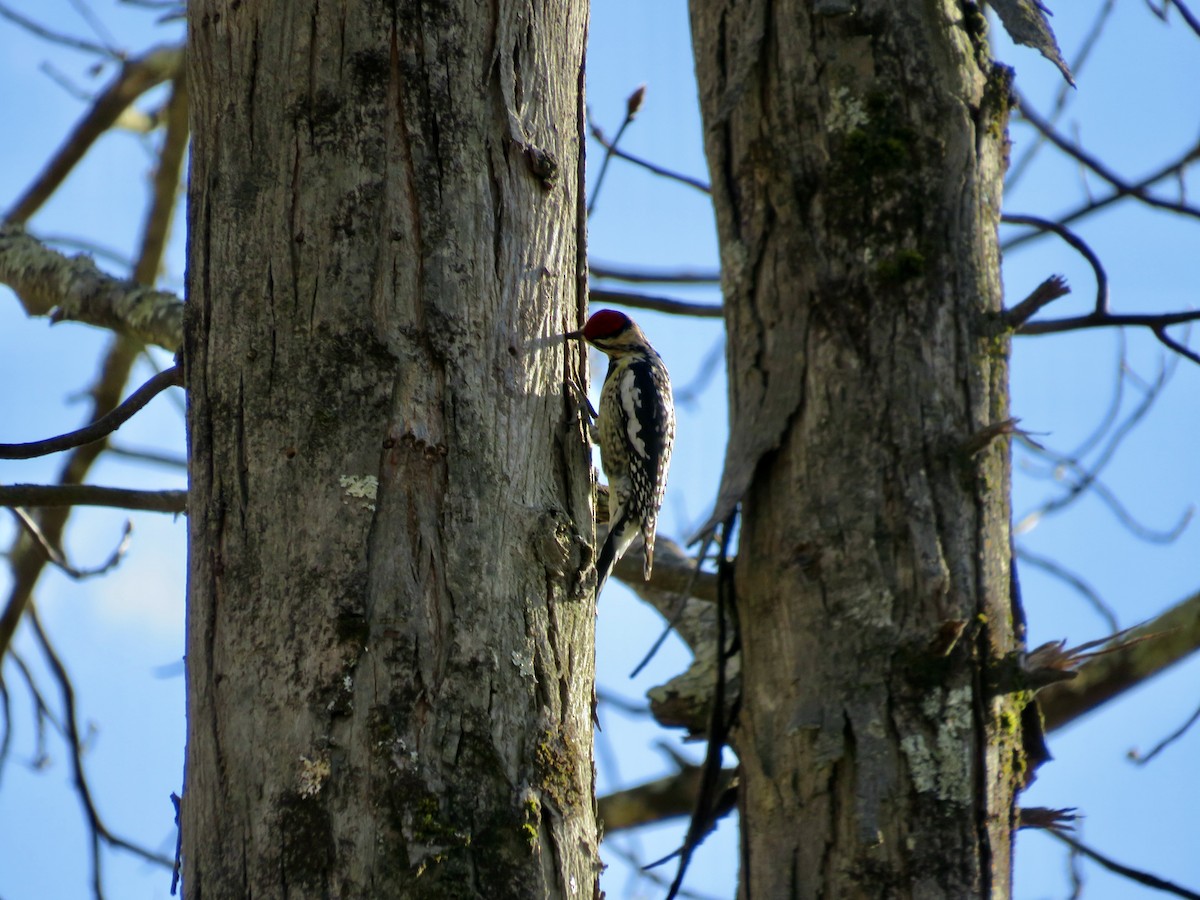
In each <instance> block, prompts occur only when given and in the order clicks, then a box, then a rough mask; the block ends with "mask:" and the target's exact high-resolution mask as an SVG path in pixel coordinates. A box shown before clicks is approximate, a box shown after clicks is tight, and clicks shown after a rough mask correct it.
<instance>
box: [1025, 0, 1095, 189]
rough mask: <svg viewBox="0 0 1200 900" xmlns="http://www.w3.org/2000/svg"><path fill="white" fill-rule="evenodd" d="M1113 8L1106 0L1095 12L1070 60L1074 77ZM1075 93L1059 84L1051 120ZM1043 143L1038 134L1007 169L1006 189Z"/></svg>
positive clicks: (1056, 117) (1041, 137)
mask: <svg viewBox="0 0 1200 900" xmlns="http://www.w3.org/2000/svg"><path fill="white" fill-rule="evenodd" d="M1115 8H1116V0H1106V2H1105V4H1104V6H1102V7H1101V8H1100V10H1099V11H1098V12H1097V14H1096V18H1095V19H1094V20H1093V21H1092V27H1091V28H1090V29H1089V30H1088V33H1087V35H1086V36H1085V37H1084V39H1083V42H1082V43H1081V44H1080V45H1079V50H1078V52H1077V53H1076V54H1075V58H1074V59H1072V60H1071V71H1072V72H1074V73H1075V77H1076V78H1078V77H1079V75H1080V74H1081V72H1082V71H1083V67H1084V66H1085V65H1086V64H1087V61H1088V58H1089V57H1090V56H1091V54H1092V50H1093V49H1094V48H1095V46H1096V44H1097V42H1098V41H1099V40H1100V35H1101V34H1102V33H1103V31H1104V26H1105V25H1106V24H1107V22H1108V18H1109V16H1110V15H1111V14H1112V11H1113V9H1115ZM1075 93H1076V92H1075V91H1074V90H1073V89H1072V87H1071V85H1069V84H1067V83H1065V82H1064V83H1061V84H1059V86H1058V93H1057V95H1056V96H1055V98H1054V108H1053V109H1052V110H1051V111H1050V117H1049V118H1050V121H1051V122H1057V121H1058V117H1059V116H1060V115H1061V114H1062V111H1063V110H1064V109H1065V108H1066V105H1067V99H1068V98H1070V97H1074V96H1075ZM1045 145H1046V138H1045V137H1044V136H1042V135H1040V134H1039V135H1038V136H1037V139H1036V140H1035V141H1034V142H1033V144H1032V145H1031V146H1030V147H1029V149H1028V150H1026V151H1025V153H1024V155H1023V156H1022V157H1021V158H1020V159H1019V160H1017V161H1016V162H1015V163H1014V164H1013V166H1012V168H1010V169H1009V171H1008V175H1007V176H1006V177H1005V179H1004V187H1005V190H1006V191H1011V190H1012V189H1013V188H1014V187H1015V186H1016V184H1017V182H1019V181H1020V180H1021V176H1022V175H1024V174H1025V171H1026V169H1027V168H1028V167H1029V165H1030V163H1032V162H1033V159H1034V157H1035V156H1037V154H1038V151H1039V150H1041V149H1042V147H1044V146H1045Z"/></svg>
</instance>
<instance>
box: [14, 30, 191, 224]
mask: <svg viewBox="0 0 1200 900" xmlns="http://www.w3.org/2000/svg"><path fill="white" fill-rule="evenodd" d="M98 52H104V51H103V49H101V50H100V51H98ZM182 67H183V48H182V47H179V46H174V47H155V48H153V49H152V50H150V51H148V52H146V53H144V54H142V55H141V56H138V57H135V58H134V59H131V60H127V61H126V62H124V63H123V64H122V66H121V71H120V72H119V73H118V74H117V76H116V78H115V79H113V81H112V82H110V83H109V85H108V87H106V88H105V89H104V91H102V92H101V94H100V96H98V97H97V98H96V102H95V103H93V104H92V106H91V108H90V109H89V110H88V111H87V113H85V114H84V116H83V118H82V119H80V120H79V124H77V125H76V126H75V128H74V130H73V131H72V132H71V134H70V135H68V137H67V139H66V140H65V141H64V142H63V144H62V146H61V147H59V149H58V150H57V151H56V152H55V154H54V156H53V157H52V158H51V159H50V162H49V163H47V164H46V167H45V168H44V169H43V170H42V172H41V173H40V174H39V175H38V177H37V178H36V179H35V180H34V182H33V184H31V185H30V186H29V187H28V188H27V189H26V191H25V193H24V194H22V195H21V197H20V199H18V200H17V202H16V203H14V204H13V206H12V208H11V209H10V210H9V211H8V212H7V213H6V214H5V215H4V221H5V222H25V221H26V220H28V219H29V217H30V216H32V215H33V214H34V213H35V212H36V211H37V210H38V209H40V208H41V206H42V204H43V203H45V202H46V201H47V200H48V199H49V198H50V195H51V194H53V193H54V191H55V190H57V189H58V186H59V185H60V184H62V183H63V181H64V180H65V179H66V177H67V175H68V174H70V172H71V170H72V169H74V168H75V165H76V163H78V162H79V160H81V159H82V158H83V156H84V154H85V153H87V151H88V149H89V148H90V147H91V146H92V144H94V143H95V142H96V139H97V138H98V137H100V135H102V134H103V133H104V132H105V131H107V130H108V129H109V128H111V127H112V125H113V123H114V122H116V121H117V117H118V116H120V115H121V113H122V112H124V111H125V109H126V108H127V107H128V106H129V104H131V103H132V102H133V101H134V100H136V99H137V98H138V97H140V96H141V95H142V94H144V93H145V92H146V91H148V90H150V88H152V87H154V86H155V85H158V84H161V83H162V82H164V81H166V80H168V79H170V78H173V77H174V76H175V75H176V74H178V73H179V72H180V71H181V70H182Z"/></svg>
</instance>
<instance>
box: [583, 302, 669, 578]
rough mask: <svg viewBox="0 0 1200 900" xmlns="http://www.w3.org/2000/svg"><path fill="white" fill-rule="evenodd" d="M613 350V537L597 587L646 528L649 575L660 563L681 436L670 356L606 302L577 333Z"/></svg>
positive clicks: (599, 425) (609, 431) (605, 422)
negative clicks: (657, 555) (671, 469)
mask: <svg viewBox="0 0 1200 900" xmlns="http://www.w3.org/2000/svg"><path fill="white" fill-rule="evenodd" d="M572 336H574V337H582V338H584V339H585V340H587V342H588V343H589V344H591V345H592V346H593V347H595V348H596V349H597V350H601V351H603V352H604V353H605V354H607V355H608V374H607V375H606V376H605V377H604V387H603V389H602V390H601V391H600V410H599V413H598V414H597V422H596V434H597V437H598V440H599V443H600V462H601V464H602V465H603V466H604V474H605V475H607V476H608V538H607V539H606V540H605V541H604V546H603V547H602V548H601V550H600V557H599V559H598V560H597V561H596V593H597V594H599V593H600V590H601V588H603V587H604V582H605V581H607V580H608V576H609V573H611V572H612V568H613V566H614V565H616V562H617V560H618V559H620V558H621V557H622V556H623V555H624V554H625V551H626V550H628V549H629V545H630V544H632V543H633V540H634V538H636V537H637V535H638V532H641V535H642V538H643V539H644V540H645V547H646V549H645V562H644V564H643V566H642V574H643V577H644V578H645V579H646V580H649V578H650V571H651V569H652V568H653V566H654V529H655V526H656V525H657V522H658V509H659V507H660V506H662V501H663V493H664V492H665V491H666V487H667V467H668V466H669V465H670V463H671V445H672V443H673V442H674V440H675V403H674V401H673V400H672V398H671V379H670V378H669V377H668V376H667V367H666V366H665V365H663V361H662V357H660V356H659V355H658V353H657V352H655V350H654V348H653V347H651V346H650V342H649V341H648V340H646V335H645V334H644V333H643V332H642V329H640V328H638V327H637V325H636V324H635V323H634V321H633V320H632V319H630V318H629V316H627V315H625V314H624V313H619V312H617V311H616V310H612V309H602V310H600V311H599V312H598V313H596V314H595V315H593V316H592V317H591V318H590V319H588V321H587V324H586V325H585V326H583V330H582V331H579V332H575V333H574V335H572Z"/></svg>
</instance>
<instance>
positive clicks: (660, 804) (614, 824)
mask: <svg viewBox="0 0 1200 900" xmlns="http://www.w3.org/2000/svg"><path fill="white" fill-rule="evenodd" d="M700 775H701V772H700V766H695V765H691V764H690V763H687V762H686V761H684V760H680V761H679V771H678V772H676V773H675V774H674V775H668V776H666V777H665V778H658V779H656V780H654V781H648V782H646V783H644V784H639V785H637V786H636V787H631V788H627V789H626V790H623V791H614V792H613V793H611V794H607V795H605V796H603V797H600V798H599V799H598V800H597V801H596V804H597V817H598V818H599V819H600V821H602V822H603V823H604V833H605V834H612V833H614V832H617V831H622V830H624V829H627V828H638V827H641V826H642V825H653V824H655V823H657V822H662V821H664V820H666V819H673V818H676V817H678V816H686V815H690V814H691V812H692V809H693V807H695V805H696V791H697V790H699V787H700ZM736 776H737V770H736V769H722V770H721V776H720V779H719V781H718V786H719V790H720V791H721V792H724V791H725V790H727V789H728V788H729V787H730V786H731V785H732V784H733V781H734V778H736Z"/></svg>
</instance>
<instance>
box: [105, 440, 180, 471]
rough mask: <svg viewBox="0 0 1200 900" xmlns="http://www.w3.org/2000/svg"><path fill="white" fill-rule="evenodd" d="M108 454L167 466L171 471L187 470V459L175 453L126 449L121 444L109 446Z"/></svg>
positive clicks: (134, 448)
mask: <svg viewBox="0 0 1200 900" xmlns="http://www.w3.org/2000/svg"><path fill="white" fill-rule="evenodd" d="M107 449H108V452H109V453H110V454H112V455H113V456H123V457H125V458H126V459H134V460H137V461H138V462H145V463H151V464H152V465H156V466H166V467H167V468H169V469H187V457H184V456H179V455H177V454H175V453H164V452H162V451H160V450H147V449H144V448H139V447H125V446H122V445H120V444H111V443H110V444H109V445H108V448H107Z"/></svg>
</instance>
